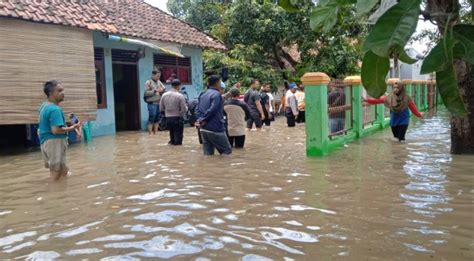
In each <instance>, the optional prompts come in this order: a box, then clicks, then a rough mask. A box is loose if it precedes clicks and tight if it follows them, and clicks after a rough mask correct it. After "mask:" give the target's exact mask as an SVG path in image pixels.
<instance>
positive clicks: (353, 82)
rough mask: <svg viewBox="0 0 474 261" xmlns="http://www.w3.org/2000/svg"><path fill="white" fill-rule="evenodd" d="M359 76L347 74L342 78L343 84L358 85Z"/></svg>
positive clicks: (359, 81)
mask: <svg viewBox="0 0 474 261" xmlns="http://www.w3.org/2000/svg"><path fill="white" fill-rule="evenodd" d="M361 82H362V81H361V79H360V76H358V75H354V76H347V77H346V78H345V79H344V84H345V85H359V84H360V83H361Z"/></svg>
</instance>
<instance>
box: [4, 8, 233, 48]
mask: <svg viewBox="0 0 474 261" xmlns="http://www.w3.org/2000/svg"><path fill="white" fill-rule="evenodd" d="M0 16H4V17H12V18H19V19H24V20H30V21H35V22H44V23H52V24H60V25H66V26H77V27H83V28H88V29H90V30H97V31H102V32H106V33H118V34H122V35H127V36H132V37H138V38H142V39H152V40H158V41H163V42H174V43H179V44H183V45H190V46H199V47H203V48H213V49H220V50H225V49H226V48H225V45H224V44H223V43H221V42H220V41H218V40H216V39H214V38H212V37H211V36H209V35H207V34H205V33H204V32H201V31H200V30H198V29H197V28H195V27H193V26H192V25H190V24H187V23H185V22H183V21H180V20H179V19H177V18H175V17H173V16H171V15H169V14H167V13H165V12H163V11H161V10H160V9H158V8H156V7H153V6H151V5H149V4H147V3H145V2H144V1H143V0H120V1H116V0H101V1H96V0H35V1H27V0H0Z"/></svg>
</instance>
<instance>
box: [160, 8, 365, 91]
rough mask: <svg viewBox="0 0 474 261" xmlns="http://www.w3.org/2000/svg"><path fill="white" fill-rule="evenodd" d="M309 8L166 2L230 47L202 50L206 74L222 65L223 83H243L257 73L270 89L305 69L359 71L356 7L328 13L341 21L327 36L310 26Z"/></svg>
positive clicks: (361, 31) (360, 27)
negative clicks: (225, 74)
mask: <svg viewBox="0 0 474 261" xmlns="http://www.w3.org/2000/svg"><path fill="white" fill-rule="evenodd" d="M338 1H341V2H351V1H352V0H350V1H345V0H344V1H343V0H338ZM276 3H278V4H276ZM354 3H355V1H354ZM282 7H283V8H286V9H291V8H293V11H296V12H291V13H290V12H286V11H285V10H284V9H283V8H282ZM313 7H314V4H313V2H312V0H286V1H281V0H280V1H276V0H233V1H232V0H227V1H226V0H169V1H168V9H169V10H170V11H171V12H172V14H174V15H176V16H178V17H179V18H181V19H184V20H185V21H186V22H188V23H191V24H193V25H195V26H197V27H199V28H201V29H203V30H204V31H206V32H208V33H210V34H211V35H212V36H214V37H215V38H217V39H219V40H221V41H223V42H224V43H225V45H226V46H227V48H228V49H229V51H228V52H226V53H221V52H217V51H213V50H207V51H205V52H204V65H205V66H204V67H205V71H206V72H207V73H210V72H215V73H220V70H221V69H222V68H224V67H225V68H228V70H229V71H228V72H229V80H228V81H227V82H226V84H227V86H232V85H233V84H234V83H235V82H237V81H241V82H242V85H243V86H245V85H247V84H249V82H250V80H251V79H252V78H258V79H260V80H262V81H270V82H272V83H273V84H272V88H274V87H276V86H281V85H283V82H284V81H285V80H288V81H297V80H299V79H298V77H300V76H302V75H303V74H304V73H305V72H308V71H309V70H311V71H325V72H326V73H327V74H328V75H330V76H332V77H339V78H343V77H345V76H348V75H349V74H355V73H359V70H360V68H359V67H358V63H359V61H360V60H361V58H362V53H361V48H360V42H361V41H360V37H363V36H364V35H365V33H366V30H365V26H364V25H363V24H362V22H363V21H360V19H358V18H356V17H355V16H353V15H352V14H354V13H355V9H354V8H346V7H341V8H340V9H339V11H338V12H337V15H333V16H331V17H330V19H333V20H334V21H337V18H338V17H339V18H340V19H341V20H342V22H341V25H340V26H338V27H334V28H332V29H331V33H334V34H335V35H336V36H335V37H328V36H326V35H325V34H323V33H318V32H315V31H313V30H311V28H310V24H309V15H310V13H311V10H312V8H313Z"/></svg>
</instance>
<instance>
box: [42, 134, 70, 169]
mask: <svg viewBox="0 0 474 261" xmlns="http://www.w3.org/2000/svg"><path fill="white" fill-rule="evenodd" d="M66 149H67V140H66V139H49V140H46V141H45V142H44V143H43V144H41V154H42V155H43V159H44V167H45V168H49V169H50V170H51V171H61V170H63V169H65V168H67V166H66Z"/></svg>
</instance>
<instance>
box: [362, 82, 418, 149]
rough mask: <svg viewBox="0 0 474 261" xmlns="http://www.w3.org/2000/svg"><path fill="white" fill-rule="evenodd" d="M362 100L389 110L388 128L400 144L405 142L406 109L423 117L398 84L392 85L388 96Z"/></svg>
mask: <svg viewBox="0 0 474 261" xmlns="http://www.w3.org/2000/svg"><path fill="white" fill-rule="evenodd" d="M363 100H364V101H365V102H368V103H370V104H381V103H384V104H385V106H386V107H388V108H390V126H391V127H392V133H393V136H394V137H395V138H397V139H398V140H399V141H400V142H402V141H404V140H405V134H406V132H407V129H408V123H409V121H410V113H409V112H408V109H410V111H411V112H412V113H413V114H414V115H415V116H416V117H418V118H422V117H423V113H421V112H419V111H418V109H417V107H416V105H415V103H414V102H413V99H412V98H411V97H410V96H409V95H408V94H407V93H406V91H405V87H404V86H403V85H402V84H401V83H399V82H395V83H394V84H393V91H392V93H390V94H389V95H387V96H382V97H380V98H378V99H373V98H364V99H363Z"/></svg>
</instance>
